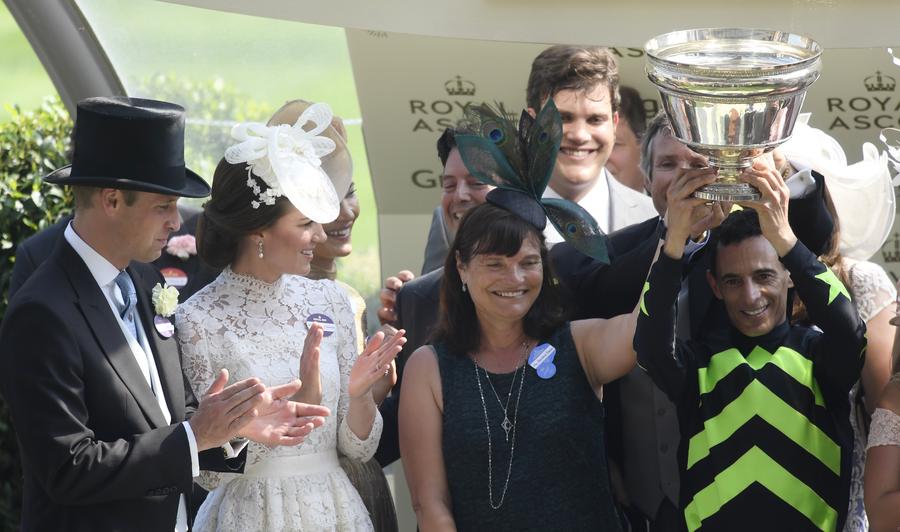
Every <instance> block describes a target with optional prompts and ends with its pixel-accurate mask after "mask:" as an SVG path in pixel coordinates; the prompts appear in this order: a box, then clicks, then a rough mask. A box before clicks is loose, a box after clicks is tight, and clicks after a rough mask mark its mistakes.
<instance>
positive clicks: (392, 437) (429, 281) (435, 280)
mask: <svg viewBox="0 0 900 532" xmlns="http://www.w3.org/2000/svg"><path fill="white" fill-rule="evenodd" d="M443 279H444V268H438V269H437V270H434V271H432V272H431V273H427V274H425V275H423V276H422V277H418V278H416V279H413V280H412V281H410V282H408V283H406V284H404V285H403V288H401V289H400V292H398V293H397V302H396V303H395V309H396V311H397V328H398V329H405V330H406V344H405V345H404V346H403V349H402V350H401V351H400V354H399V355H398V356H397V385H396V386H394V388H393V390H391V395H390V396H389V397H388V398H387V399H385V400H384V402H382V403H381V406H380V407H379V411H380V412H381V417H382V419H383V421H384V429H383V430H382V431H381V441H379V442H378V451H376V453H375V459H376V460H378V463H379V464H381V466H382V467H385V466H387V465H389V464H391V463H393V462H394V461H396V460H397V459H398V458H400V441H399V436H398V428H399V427H398V423H397V410H398V408H399V404H400V386H401V384H402V377H403V367H404V365H405V364H406V361H407V360H409V357H410V356H411V355H412V354H413V353H414V352H415V351H416V349H418V348H420V347H422V346H423V345H425V344H427V343H428V339H429V338H430V337H431V334H432V333H433V332H434V328H435V326H436V325H437V322H438V315H439V312H440V303H441V281H442V280H443Z"/></svg>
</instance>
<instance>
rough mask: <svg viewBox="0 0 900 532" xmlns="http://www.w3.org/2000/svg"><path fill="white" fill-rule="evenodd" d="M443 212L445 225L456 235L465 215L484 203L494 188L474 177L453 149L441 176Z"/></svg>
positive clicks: (456, 150)
mask: <svg viewBox="0 0 900 532" xmlns="http://www.w3.org/2000/svg"><path fill="white" fill-rule="evenodd" d="M441 187H442V188H441V210H442V211H443V215H444V224H446V226H447V229H448V230H449V231H450V233H451V234H456V229H457V228H458V227H459V222H460V220H462V217H463V215H464V214H465V213H466V211H468V210H469V209H471V208H472V207H475V206H476V205H481V204H482V203H484V201H485V199H484V197H485V196H487V193H488V192H490V191H491V190H493V189H494V187H492V186H489V185H485V184H484V183H482V182H481V181H479V180H477V179H475V178H474V177H472V175H471V174H469V170H468V169H467V168H466V165H465V163H463V160H462V157H461V156H460V155H459V150H458V149H456V148H453V149H452V150H450V155H448V156H447V164H445V165H444V173H443V174H442V176H441Z"/></svg>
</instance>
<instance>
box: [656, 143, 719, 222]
mask: <svg viewBox="0 0 900 532" xmlns="http://www.w3.org/2000/svg"><path fill="white" fill-rule="evenodd" d="M651 142H653V150H651V153H652V154H653V162H652V163H651V165H650V176H648V180H649V185H648V186H647V190H649V191H650V196H651V197H652V198H653V206H654V207H656V212H658V213H659V215H660V216H663V215H665V214H666V209H667V208H668V202H667V200H666V193H667V192H668V191H669V185H671V184H672V181H674V180H675V178H676V177H678V176H679V175H680V174H681V172H683V171H684V170H687V169H690V168H706V167H707V166H709V164H708V162H707V160H706V157H704V156H702V155H700V154H699V153H696V152H693V151H691V149H690V148H688V147H687V146H685V145H684V144H683V143H681V142H680V141H679V140H678V139H676V138H675V137H673V136H672V135H671V134H670V133H668V132H665V131H663V132H660V133H658V134H657V135H656V136H655V137H653V140H652V141H651Z"/></svg>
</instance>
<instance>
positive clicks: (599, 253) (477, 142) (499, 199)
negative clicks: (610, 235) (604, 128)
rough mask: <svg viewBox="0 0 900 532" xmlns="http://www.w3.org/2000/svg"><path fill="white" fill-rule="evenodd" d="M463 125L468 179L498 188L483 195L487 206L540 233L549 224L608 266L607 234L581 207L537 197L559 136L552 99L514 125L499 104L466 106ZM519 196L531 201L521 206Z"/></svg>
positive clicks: (550, 171) (459, 142)
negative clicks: (519, 219)
mask: <svg viewBox="0 0 900 532" xmlns="http://www.w3.org/2000/svg"><path fill="white" fill-rule="evenodd" d="M465 126H466V129H467V130H469V131H471V132H472V133H471V134H465V135H463V134H461V135H457V136H456V144H457V147H458V148H459V154H460V155H461V156H462V160H463V163H465V165H466V168H468V170H469V173H471V174H472V176H473V177H475V178H476V179H478V180H479V181H481V182H483V183H486V184H488V185H494V186H496V187H498V189H497V190H493V191H491V192H490V193H488V196H487V200H488V201H490V202H491V203H495V204H497V205H498V206H500V207H503V208H506V209H508V210H511V211H513V212H516V213H517V214H519V215H520V216H522V217H523V218H524V219H525V220H527V221H529V222H530V223H533V224H535V225H536V226H538V228H539V229H543V228H544V226H545V225H546V220H547V219H549V220H550V222H551V223H552V224H553V226H554V227H555V228H556V229H557V231H559V232H560V234H561V235H562V236H563V238H564V239H566V241H567V242H569V243H571V244H572V245H573V246H574V247H575V248H576V249H578V250H579V251H581V252H582V253H584V254H585V255H588V256H590V257H592V258H594V259H597V260H599V261H601V262H603V263H609V254H608V253H607V249H606V235H604V234H603V232H602V231H600V229H599V227H598V226H597V222H596V220H594V218H593V217H592V216H591V215H590V214H589V213H588V212H587V211H586V210H584V208H582V207H581V206H580V205H578V204H577V203H574V202H572V201H568V200H561V199H543V198H542V196H543V195H544V190H546V188H547V185H548V184H549V183H550V177H551V176H552V175H553V167H554V166H555V164H556V156H557V154H558V153H559V146H560V143H561V142H562V134H563V133H562V118H561V117H560V115H559V111H558V110H557V109H556V105H555V104H554V103H553V100H552V99H549V100H547V103H546V104H545V105H544V107H543V108H542V109H541V110H540V112H539V113H538V114H537V116H531V115H530V114H529V113H528V112H526V111H522V114H521V116H520V118H519V120H518V123H516V122H515V121H514V119H512V118H511V117H510V116H509V115H508V113H506V112H505V110H504V109H503V106H502V105H497V106H496V107H492V106H490V105H487V104H481V105H475V106H471V107H470V108H469V109H468V111H467V112H466V122H465ZM523 195H524V196H527V198H529V199H530V200H531V201H530V202H523V198H522V196H523ZM530 204H534V205H533V206H532V205H530ZM526 205H527V207H525V206H526ZM523 207H524V208H523ZM522 211H529V212H528V213H525V212H522ZM535 212H538V214H537V215H535ZM545 216H546V218H545Z"/></svg>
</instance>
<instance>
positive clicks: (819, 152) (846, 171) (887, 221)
mask: <svg viewBox="0 0 900 532" xmlns="http://www.w3.org/2000/svg"><path fill="white" fill-rule="evenodd" d="M808 121H809V113H804V114H801V115H800V117H799V118H798V120H797V123H796V124H795V126H794V132H793V134H792V135H791V138H790V140H788V141H787V142H785V143H784V144H782V145H781V151H782V152H783V153H784V156H785V157H786V158H787V159H788V160H789V161H790V162H791V164H792V165H793V166H794V167H795V168H797V169H803V168H810V169H812V170H815V171H816V172H819V173H820V174H822V175H823V176H825V185H826V186H827V187H828V191H829V192H830V193H831V198H832V200H833V201H834V207H835V210H836V211H837V215H838V219H839V221H840V227H841V239H840V251H841V254H842V255H843V256H845V257H849V258H852V259H856V260H869V258H870V257H872V255H874V254H875V253H877V252H878V250H879V249H881V246H882V245H883V244H884V242H885V240H887V237H888V236H889V235H890V232H891V228H892V227H893V225H894V216H895V214H896V199H895V197H894V187H893V184H892V183H891V174H890V171H889V169H888V160H887V154H885V153H882V152H879V151H878V148H876V147H875V145H873V144H871V143H868V142H866V143H865V144H863V147H862V151H863V160H862V161H860V162H858V163H855V164H851V165H848V164H847V156H846V155H845V154H844V150H843V148H842V147H841V145H840V143H838V141H837V140H835V139H834V138H833V137H831V136H830V135H828V134H827V133H825V132H824V131H822V130H819V129H816V128H813V127H810V126H809V125H808V124H807V122H808Z"/></svg>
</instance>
